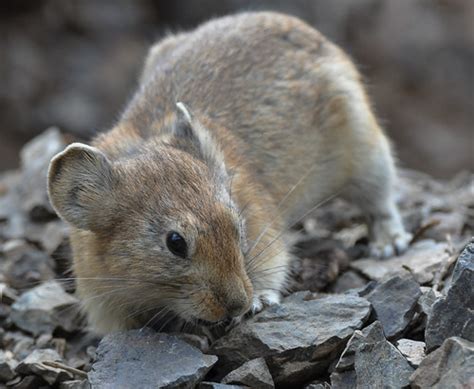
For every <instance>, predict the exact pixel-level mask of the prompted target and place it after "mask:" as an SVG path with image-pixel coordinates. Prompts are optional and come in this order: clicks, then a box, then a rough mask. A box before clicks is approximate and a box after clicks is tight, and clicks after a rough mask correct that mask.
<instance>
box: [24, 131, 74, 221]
mask: <svg viewBox="0 0 474 389" xmlns="http://www.w3.org/2000/svg"><path fill="white" fill-rule="evenodd" d="M65 146H66V144H65V142H64V139H63V136H62V135H61V133H60V131H59V129H58V128H56V127H51V128H49V129H47V130H46V131H45V132H43V133H42V134H40V135H39V136H37V137H36V138H34V139H32V140H31V141H29V142H28V143H27V144H26V145H25V146H24V147H23V149H22V150H21V153H20V158H21V167H22V170H23V180H22V182H21V185H20V195H21V198H22V208H23V209H24V210H25V211H26V213H28V214H29V216H30V218H31V219H32V220H34V221H47V220H50V219H51V218H55V217H56V213H55V212H54V210H53V208H52V207H51V204H50V203H49V200H48V195H47V191H46V181H47V180H46V176H47V171H48V166H49V162H50V160H51V158H52V157H53V156H54V155H55V154H57V153H59V152H60V151H62V150H63V149H64V147H65Z"/></svg>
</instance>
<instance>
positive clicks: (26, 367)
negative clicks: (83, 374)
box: [15, 349, 74, 385]
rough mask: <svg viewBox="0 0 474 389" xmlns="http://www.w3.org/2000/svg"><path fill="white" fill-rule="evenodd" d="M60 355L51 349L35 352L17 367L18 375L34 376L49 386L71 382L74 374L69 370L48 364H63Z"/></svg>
mask: <svg viewBox="0 0 474 389" xmlns="http://www.w3.org/2000/svg"><path fill="white" fill-rule="evenodd" d="M61 361H62V358H61V357H60V355H59V354H58V353H57V352H56V351H55V350H51V349H38V350H34V351H33V352H32V353H31V354H30V355H28V356H27V357H26V358H25V359H24V360H23V361H21V362H20V363H19V364H18V366H17V367H16V369H15V371H16V372H17V373H20V374H23V375H27V374H34V375H37V376H39V377H41V378H42V379H43V380H45V381H46V382H47V383H48V384H50V385H53V384H55V383H57V382H61V381H66V380H71V379H73V378H74V376H73V374H72V373H70V372H69V371H67V370H64V369H59V368H56V367H52V366H49V365H48V364H47V363H48V362H61Z"/></svg>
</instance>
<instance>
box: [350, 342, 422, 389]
mask: <svg viewBox="0 0 474 389" xmlns="http://www.w3.org/2000/svg"><path fill="white" fill-rule="evenodd" d="M354 366H355V372H356V376H357V387H358V388H403V387H405V386H408V385H409V384H410V375H411V374H412V373H413V371H414V369H413V368H412V367H411V366H410V364H409V363H408V362H407V360H406V359H405V358H404V357H403V355H402V354H401V353H400V351H398V350H397V348H396V347H395V346H394V345H393V344H391V343H390V342H388V341H386V340H382V341H379V342H375V343H371V344H363V345H361V346H359V347H358V349H357V352H356V357H355V363H354Z"/></svg>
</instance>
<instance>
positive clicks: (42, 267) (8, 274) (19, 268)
mask: <svg viewBox="0 0 474 389" xmlns="http://www.w3.org/2000/svg"><path fill="white" fill-rule="evenodd" d="M54 267H55V263H54V260H53V259H52V258H51V257H50V256H49V255H48V254H46V253H44V252H43V251H40V250H37V249H35V248H34V247H32V246H25V247H24V248H23V250H21V251H18V252H16V253H15V254H13V255H11V256H10V257H9V260H8V262H7V264H6V266H5V269H4V272H5V278H6V280H7V281H8V283H9V284H10V285H11V286H12V287H14V288H16V289H26V288H31V287H33V286H35V285H38V283H39V282H41V281H47V280H50V279H52V278H54V276H55V273H54Z"/></svg>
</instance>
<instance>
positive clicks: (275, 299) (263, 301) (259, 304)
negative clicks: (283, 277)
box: [250, 289, 281, 315]
mask: <svg viewBox="0 0 474 389" xmlns="http://www.w3.org/2000/svg"><path fill="white" fill-rule="evenodd" d="M280 300H281V296H280V292H276V291H274V290H268V289H264V290H261V291H259V292H257V293H255V296H254V298H253V302H252V305H251V307H250V312H251V313H252V314H253V315H254V314H256V313H258V312H260V311H261V310H262V309H263V308H264V307H266V306H270V305H274V304H280Z"/></svg>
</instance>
